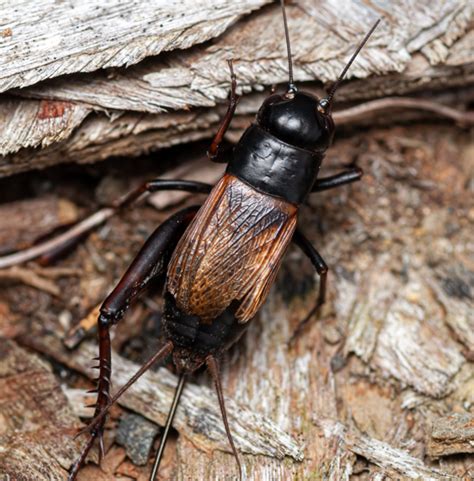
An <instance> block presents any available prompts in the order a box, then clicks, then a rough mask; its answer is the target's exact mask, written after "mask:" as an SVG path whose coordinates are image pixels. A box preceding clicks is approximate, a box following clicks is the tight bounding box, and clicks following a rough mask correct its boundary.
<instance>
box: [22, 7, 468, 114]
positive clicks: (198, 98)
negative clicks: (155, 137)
mask: <svg viewBox="0 0 474 481" xmlns="http://www.w3.org/2000/svg"><path fill="white" fill-rule="evenodd" d="M287 10H288V12H287V16H288V20H289V29H290V35H291V42H292V46H293V48H292V51H293V60H294V77H295V80H296V81H297V82H303V81H311V80H315V79H317V80H319V81H321V82H323V83H327V82H330V81H334V80H336V78H337V77H338V75H339V74H340V72H341V70H342V68H343V67H344V65H345V63H346V62H347V60H348V58H349V56H350V55H351V53H352V52H353V51H354V49H355V46H356V45H357V44H358V43H359V42H360V39H361V38H362V37H363V36H364V33H365V32H366V31H367V30H368V29H369V27H370V26H371V24H372V23H373V22H374V21H375V19H376V18H377V17H382V18H383V22H382V23H381V25H380V26H379V28H378V29H377V30H376V31H375V32H374V34H373V36H372V38H371V39H370V42H369V43H368V44H367V45H366V47H365V48H364V49H363V50H362V52H361V54H360V56H359V58H358V60H357V62H356V63H355V64H354V65H353V66H352V68H351V70H350V71H349V72H348V76H347V78H354V77H355V78H365V77H369V76H371V75H372V76H373V75H374V74H376V76H377V77H382V78H383V82H385V83H386V84H387V86H386V89H387V90H388V89H389V88H390V89H391V91H392V92H394V91H395V92H397V93H403V92H400V89H399V88H398V89H397V87H399V86H400V85H401V84H405V88H404V89H402V90H404V91H405V92H406V90H407V88H410V87H409V86H410V85H411V88H414V87H415V86H416V87H418V88H419V87H420V86H421V85H423V84H424V85H425V86H426V84H427V83H428V85H429V83H430V82H432V81H434V80H435V79H436V78H437V77H438V78H439V77H444V82H445V84H446V85H450V84H451V85H453V82H456V84H457V85H460V84H462V83H464V84H466V81H467V80H468V78H469V77H468V75H472V70H471V71H470V73H468V72H466V73H464V74H461V76H459V75H458V76H456V78H454V76H453V75H452V74H453V73H454V69H455V67H459V66H463V65H465V64H469V63H472V62H474V53H473V52H472V49H469V48H467V49H466V48H465V47H466V45H467V44H468V43H469V42H467V43H466V41H465V37H466V36H468V35H469V37H470V38H472V35H473V32H472V30H469V29H470V27H469V21H470V20H471V16H472V11H471V10H472V9H471V7H470V6H469V5H468V4H467V3H465V2H463V1H460V0H451V1H449V2H446V1H437V2H435V4H433V2H432V1H429V0H424V1H422V2H417V3H416V5H411V6H410V7H408V6H406V5H405V3H404V2H403V1H398V2H395V3H394V2H391V3H390V4H387V6H386V7H385V8H384V7H381V6H378V7H374V6H371V5H370V4H360V3H356V2H346V4H345V8H344V15H343V16H341V4H340V2H336V1H318V2H314V1H313V0H299V2H298V3H297V4H295V5H292V6H288V8H287ZM414 17H417V21H416V22H413V21H412V19H413V18H414ZM417 54H418V55H417ZM229 58H232V59H233V60H234V70H235V73H236V75H237V78H238V86H239V89H240V90H241V91H242V92H244V93H248V92H250V91H251V90H254V89H258V90H261V89H262V88H263V86H265V85H266V86H268V85H273V84H278V83H282V82H285V81H286V80H287V77H288V66H287V57H286V47H285V43H284V35H283V25H282V20H281V12H280V8H279V6H278V5H274V6H272V7H269V8H266V9H264V10H263V11H261V12H258V13H256V14H255V15H252V16H251V17H249V18H247V19H244V20H243V21H241V22H239V24H238V25H236V26H235V27H234V28H232V29H230V30H229V31H228V32H226V33H225V34H224V35H222V36H221V37H220V38H219V39H218V40H217V41H216V42H214V43H213V44H212V45H211V46H200V47H197V48H194V49H191V50H190V51H186V52H179V53H175V54H173V55H171V56H169V57H168V58H166V60H162V59H160V58H158V59H155V60H152V61H151V62H146V64H144V65H139V66H136V67H134V68H131V69H127V70H123V71H120V72H117V74H116V75H115V76H114V78H109V77H108V76H107V75H106V74H105V73H98V74H95V75H91V76H87V77H82V78H77V79H76V80H75V79H58V80H55V81H53V82H52V83H46V84H41V85H39V86H36V87H32V88H30V89H27V90H23V91H22V92H21V94H22V95H27V96H33V97H41V98H48V99H57V100H67V101H75V102H83V103H86V104H89V105H92V106H94V108H99V109H116V110H135V111H141V112H150V113H160V112H162V111H163V109H183V108H185V109H186V108H189V107H212V106H214V105H216V103H217V102H222V101H223V100H224V99H225V98H226V97H227V94H228V92H229V82H230V77H229V70H228V67H227V63H226V60H227V59H229ZM446 66H448V67H450V69H449V68H448V69H447V70H446ZM395 72H397V73H399V75H397V76H393V77H390V76H388V78H384V76H386V75H387V74H393V73H395ZM395 79H396V81H395ZM374 80H376V81H377V79H368V81H367V82H364V89H363V90H364V91H363V92H361V91H359V96H358V97H355V96H354V95H353V92H352V93H345V92H344V89H341V91H340V92H338V99H340V100H345V99H347V98H348V96H349V95H351V98H352V99H354V97H355V98H370V97H373V96H378V95H380V93H381V92H380V90H381V89H382V86H381V85H379V87H378V90H379V93H378V94H377V95H374V92H373V91H371V82H373V81H374ZM378 83H379V84H380V83H381V82H380V81H378ZM391 83H392V85H390V84H391ZM393 84H395V85H393ZM406 84H408V85H406ZM420 84H421V85H420ZM456 84H454V85H456ZM349 92H350V90H349ZM131 93H133V95H131Z"/></svg>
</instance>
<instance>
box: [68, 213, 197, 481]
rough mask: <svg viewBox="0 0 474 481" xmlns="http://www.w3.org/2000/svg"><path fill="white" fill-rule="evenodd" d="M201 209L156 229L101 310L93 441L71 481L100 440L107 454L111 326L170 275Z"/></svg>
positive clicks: (163, 352) (91, 429) (91, 430)
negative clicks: (180, 242)
mask: <svg viewBox="0 0 474 481" xmlns="http://www.w3.org/2000/svg"><path fill="white" fill-rule="evenodd" d="M197 210H198V207H190V208H188V209H184V210H182V211H180V212H178V213H177V214H175V215H173V216H172V217H170V218H169V219H168V220H167V221H165V222H163V224H161V225H160V227H158V228H157V229H156V230H155V232H154V233H153V234H152V235H151V236H150V238H149V239H148V240H147V241H146V243H145V245H144V246H143V247H142V249H141V250H140V252H139V253H138V255H137V256H136V257H135V259H134V260H133V262H132V264H131V265H130V267H129V268H128V270H127V272H126V273H125V275H124V276H123V277H122V279H121V280H120V282H119V283H118V285H117V287H116V288H115V289H114V290H113V291H112V293H111V294H110V295H109V296H108V297H107V299H106V300H105V302H104V303H103V304H102V306H101V308H100V315H99V319H98V331H99V357H98V358H97V360H98V361H99V365H98V366H97V367H98V369H99V377H98V378H97V389H95V390H94V392H97V402H96V404H95V413H94V419H93V420H92V422H91V423H90V425H89V426H88V428H86V431H87V432H88V433H89V439H88V441H87V443H86V444H85V446H84V448H83V450H82V452H81V454H80V456H79V458H78V460H77V461H76V462H75V463H74V465H73V467H72V470H71V473H70V475H69V481H72V480H74V479H76V476H77V473H78V472H79V469H80V468H81V467H82V465H83V464H84V462H85V460H86V457H87V454H88V453H89V451H90V449H91V448H92V446H93V444H94V441H95V440H96V439H98V441H99V449H100V451H99V453H100V459H101V458H102V456H103V453H104V445H103V432H104V425H105V420H106V416H105V413H106V411H107V410H108V408H109V407H110V405H111V403H112V402H114V401H115V399H116V398H117V397H118V396H117V395H116V396H115V397H114V399H111V398H110V378H111V374H112V363H111V348H110V327H111V326H113V325H114V324H117V323H118V322H119V321H120V320H121V319H122V317H123V315H124V314H125V312H126V310H127V309H128V307H129V306H130V304H131V303H132V302H133V300H134V299H136V298H137V296H138V295H139V294H140V293H141V292H142V291H143V290H144V289H145V288H146V287H147V286H148V285H149V283H150V281H151V280H152V279H156V278H158V277H160V276H162V275H163V274H164V273H165V272H166V266H167V264H168V262H169V259H170V257H171V254H172V252H173V250H174V248H175V246H176V244H177V242H178V240H179V238H180V237H181V236H182V234H183V232H184V230H185V229H186V227H187V226H188V225H189V223H190V222H191V220H192V219H193V217H194V216H195V214H196V212H197ZM169 344H170V343H168V344H167V345H165V346H164V347H163V348H162V349H161V350H160V351H159V352H158V353H157V354H156V355H155V356H154V357H153V358H152V359H151V360H150V361H149V362H147V364H146V365H145V366H144V367H143V368H142V369H140V371H139V373H141V374H143V372H145V370H146V369H147V368H148V367H149V366H150V365H151V363H152V362H155V361H156V360H158V359H159V358H162V357H165V356H166V355H167V354H168V353H169V352H171V349H172V345H169ZM139 373H137V374H139ZM137 374H136V375H135V376H134V377H133V378H132V379H131V381H130V382H129V383H127V385H126V386H124V388H122V389H121V390H120V391H119V393H117V394H118V395H120V394H122V393H123V392H124V390H125V389H126V388H128V387H129V386H130V385H131V384H132V383H133V382H134V380H136V379H137V378H138V377H139V376H137ZM141 374H140V375H141Z"/></svg>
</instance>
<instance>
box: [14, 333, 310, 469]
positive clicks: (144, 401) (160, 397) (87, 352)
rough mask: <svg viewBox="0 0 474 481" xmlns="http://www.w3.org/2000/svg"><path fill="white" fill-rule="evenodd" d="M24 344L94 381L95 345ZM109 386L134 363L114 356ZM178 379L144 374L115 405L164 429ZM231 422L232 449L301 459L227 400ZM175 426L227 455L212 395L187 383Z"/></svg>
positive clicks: (277, 433) (265, 424)
mask: <svg viewBox="0 0 474 481" xmlns="http://www.w3.org/2000/svg"><path fill="white" fill-rule="evenodd" d="M22 342H23V343H26V344H27V345H29V346H31V347H33V348H35V349H36V350H38V351H40V352H43V353H45V354H47V355H48V356H51V357H53V358H54V359H56V360H57V361H60V362H61V363H63V364H65V365H67V366H68V367H69V368H71V369H74V370H76V371H78V372H81V373H82V374H85V375H87V376H88V377H89V378H90V379H94V378H95V377H96V376H97V373H96V371H94V370H93V369H92V368H91V367H90V364H91V359H93V358H94V357H96V346H95V345H92V344H90V343H84V344H83V345H82V346H81V347H80V348H78V349H77V350H76V351H74V352H72V353H71V352H70V351H68V350H66V349H65V348H64V347H62V346H61V344H60V342H59V340H58V339H57V338H55V337H52V336H43V337H42V338H41V339H37V338H36V336H33V337H28V336H23V337H22ZM112 365H113V369H114V375H113V384H114V386H115V389H117V390H118V389H119V388H120V387H121V386H122V385H124V384H125V383H126V382H127V381H128V380H129V379H130V377H131V375H132V374H133V373H134V372H136V371H137V370H138V368H139V366H137V365H136V364H134V363H132V362H130V361H128V360H127V359H125V358H123V357H121V356H119V355H117V354H115V353H114V355H113V358H112ZM176 384H177V377H176V376H174V375H173V374H171V373H170V372H169V371H168V370H167V369H164V368H160V369H159V370H158V371H156V372H152V371H148V373H146V374H145V375H144V376H143V377H142V378H140V380H139V381H137V383H136V384H134V385H133V386H132V387H131V388H130V389H129V390H128V391H127V392H126V393H125V394H124V395H123V396H122V397H121V398H120V400H119V404H121V405H122V406H124V407H126V408H128V409H132V410H134V411H136V412H138V413H140V414H142V415H143V416H145V417H146V418H147V419H150V420H151V421H154V422H156V423H158V424H160V425H164V423H165V421H166V416H167V414H168V411H169V407H170V405H171V402H172V399H173V395H174V389H175V387H176ZM227 408H228V413H229V420H230V422H231V423H232V425H233V429H234V430H235V434H234V439H235V443H236V445H237V446H238V447H239V449H241V450H242V451H243V452H246V453H250V454H263V455H265V456H271V457H276V458H278V459H282V458H284V457H285V456H290V457H293V458H294V459H296V460H301V459H302V458H303V454H302V452H301V448H300V446H299V445H298V443H297V442H296V441H295V440H293V439H292V438H291V437H290V436H288V435H287V434H286V433H285V432H284V431H282V430H281V429H280V428H278V427H277V426H276V425H275V424H274V423H273V422H271V421H269V420H267V419H265V418H264V417H263V416H260V415H259V414H257V413H254V412H252V411H251V410H249V409H246V408H244V407H241V406H238V405H237V404H236V403H235V402H234V401H232V400H231V399H229V400H228V401H227ZM174 426H175V427H176V428H177V429H178V430H180V431H181V432H182V433H183V435H184V436H186V437H187V438H188V439H189V440H190V441H191V442H192V443H193V444H194V445H195V446H197V447H198V448H200V449H202V450H204V451H206V452H212V451H213V450H214V449H220V450H223V451H230V447H229V445H228V439H227V436H226V434H225V430H224V426H223V425H222V420H221V417H220V410H219V406H218V404H217V398H216V396H215V394H214V392H213V391H212V390H211V389H209V388H207V387H204V386H198V385H196V384H193V383H188V384H187V385H186V387H185V390H184V392H183V396H182V398H181V404H180V408H179V409H178V412H177V414H176V418H175V421H174Z"/></svg>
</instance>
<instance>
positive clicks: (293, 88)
mask: <svg viewBox="0 0 474 481" xmlns="http://www.w3.org/2000/svg"><path fill="white" fill-rule="evenodd" d="M280 4H281V12H282V14H283V25H284V26H285V39H286V51H287V53H288V92H295V91H296V86H295V84H294V82H293V61H292V59H291V46H290V34H289V32H288V22H287V20H286V10H285V0H280Z"/></svg>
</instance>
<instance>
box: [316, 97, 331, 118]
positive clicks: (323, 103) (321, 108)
mask: <svg viewBox="0 0 474 481" xmlns="http://www.w3.org/2000/svg"><path fill="white" fill-rule="evenodd" d="M318 112H319V113H320V114H323V115H327V114H328V113H329V100H328V99H321V100H320V101H319V102H318Z"/></svg>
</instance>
